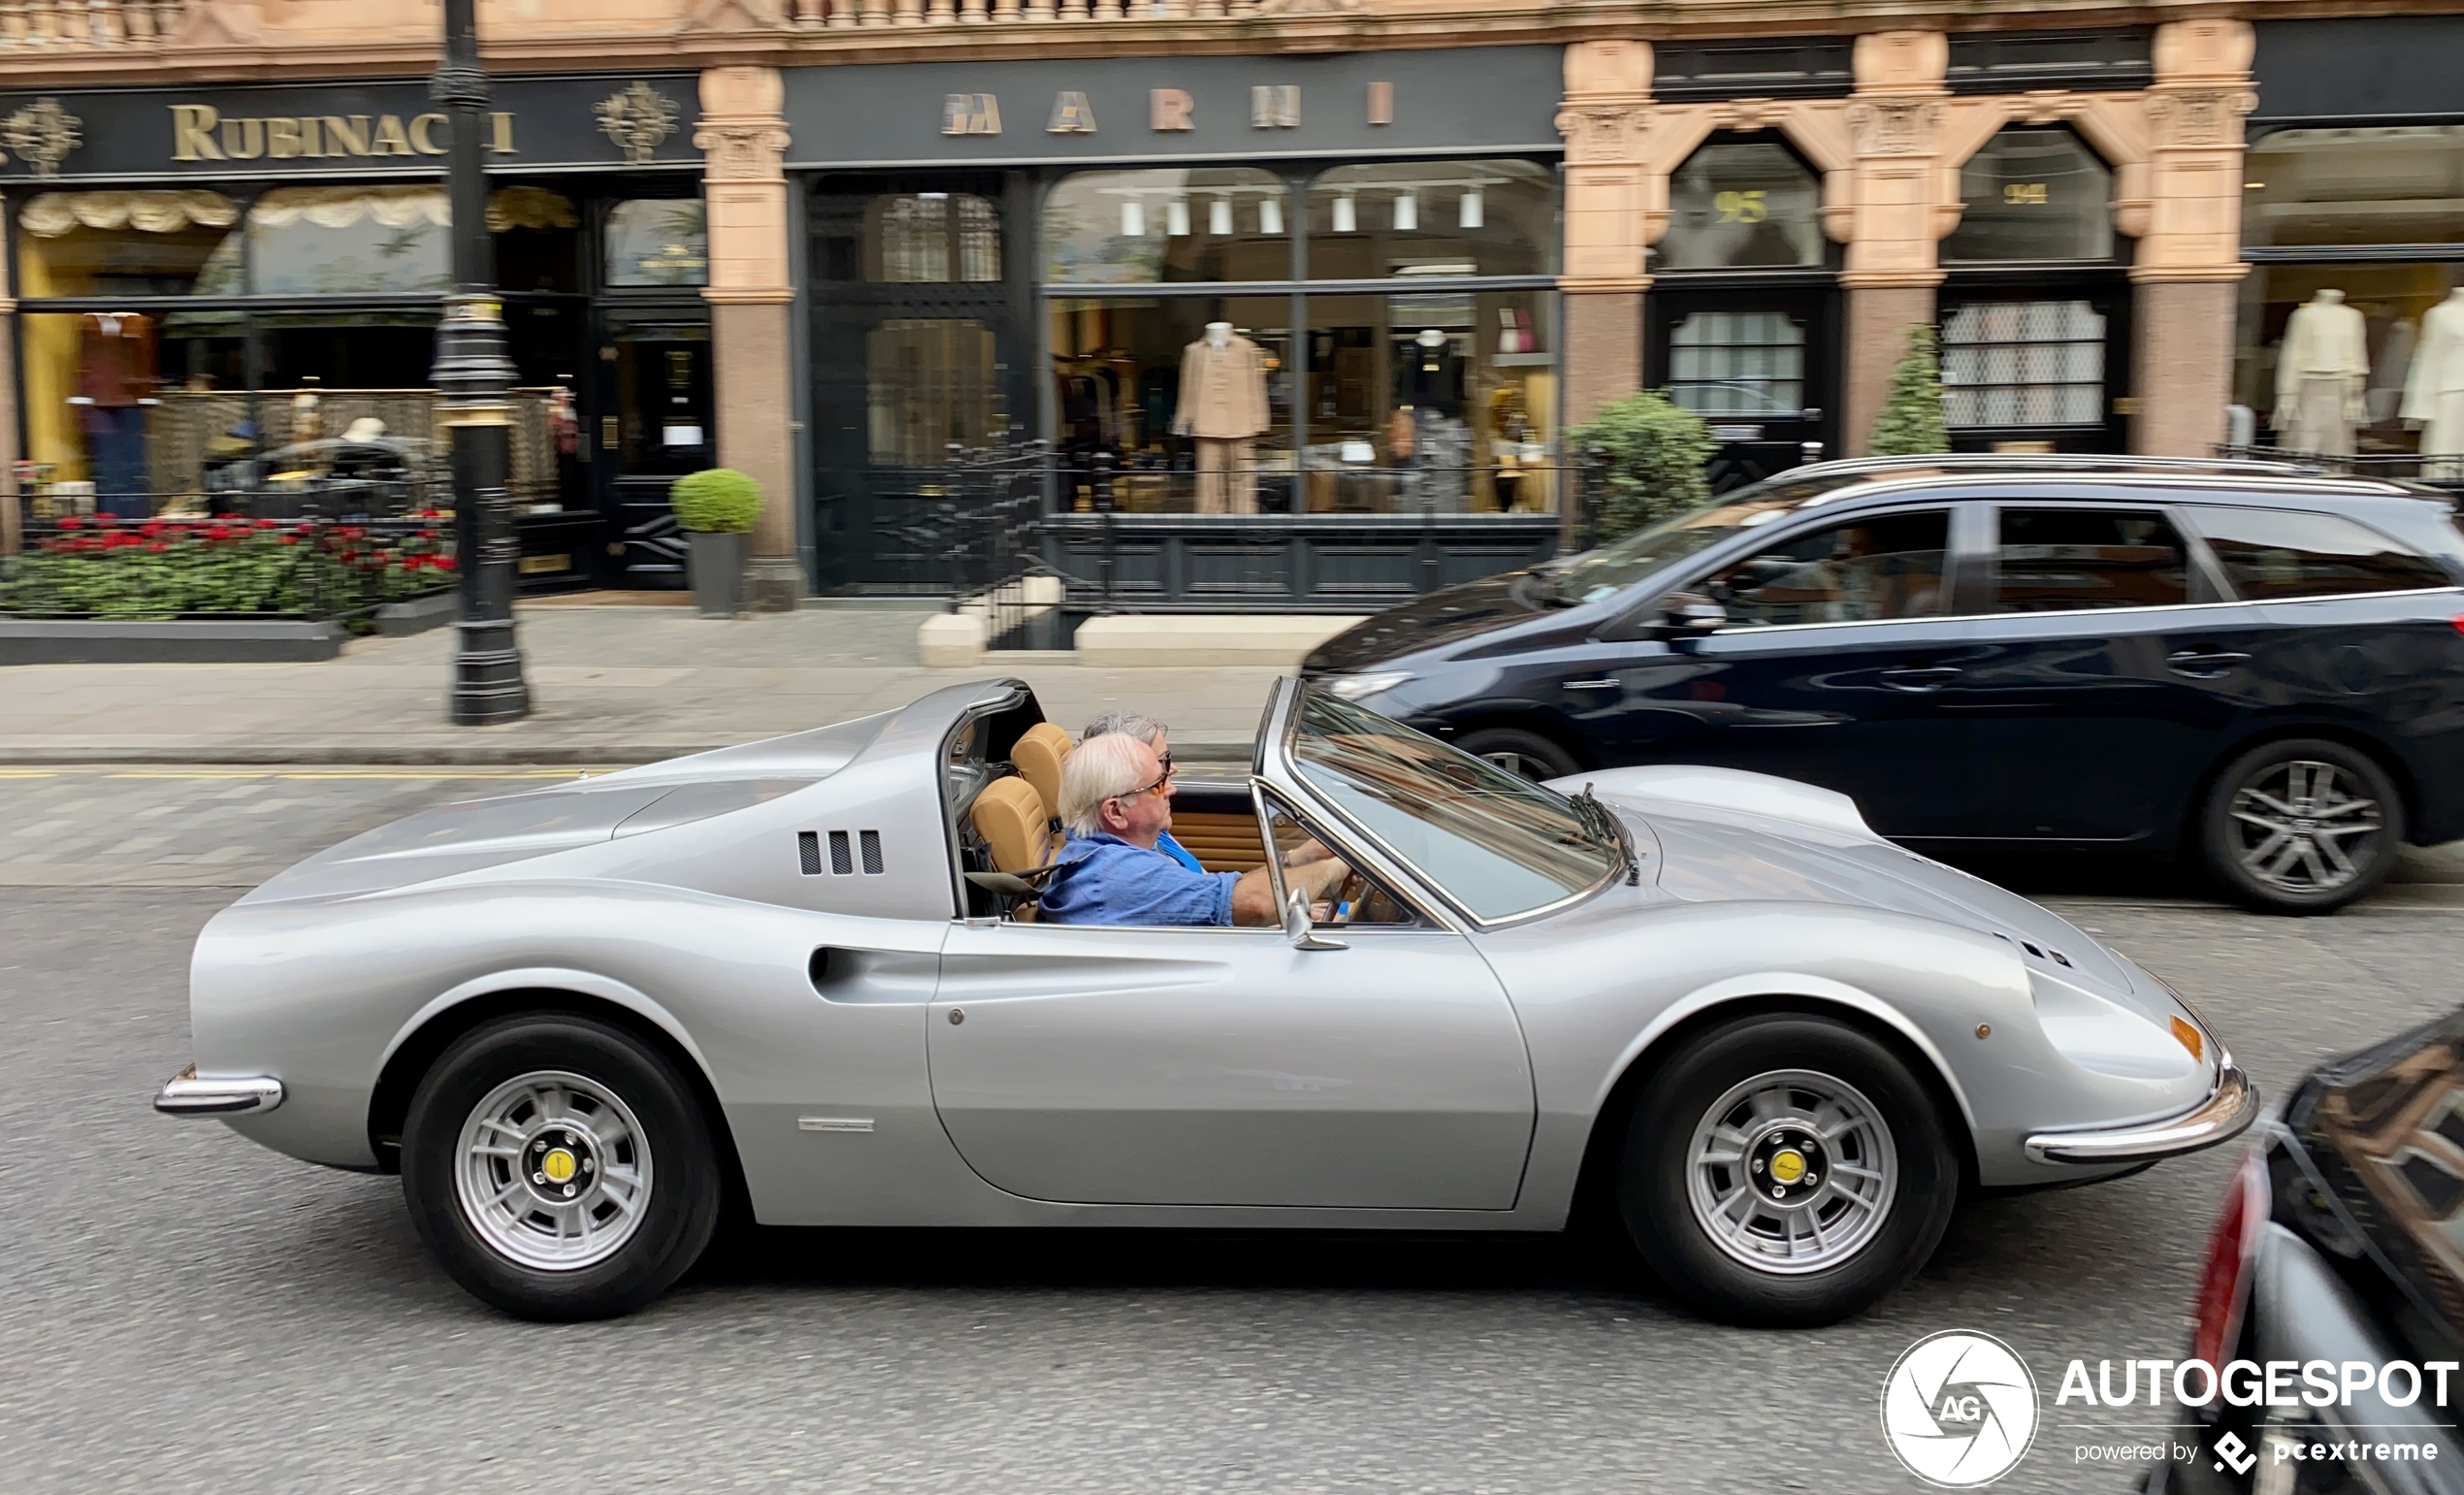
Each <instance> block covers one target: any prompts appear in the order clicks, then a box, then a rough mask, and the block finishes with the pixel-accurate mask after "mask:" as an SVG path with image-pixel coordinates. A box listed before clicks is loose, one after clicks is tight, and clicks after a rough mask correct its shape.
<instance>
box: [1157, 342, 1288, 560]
mask: <svg viewBox="0 0 2464 1495" xmlns="http://www.w3.org/2000/svg"><path fill="white" fill-rule="evenodd" d="M1266 427H1267V414H1266V355H1265V354H1264V353H1262V352H1260V351H1259V350H1258V345H1257V344H1256V343H1254V342H1251V341H1249V340H1248V339H1247V338H1244V337H1242V336H1241V335H1240V334H1238V333H1236V332H1234V331H1233V330H1232V324H1231V323H1230V322H1209V323H1207V335H1206V336H1205V337H1203V338H1200V339H1199V340H1198V341H1195V342H1192V343H1190V344H1189V345H1188V346H1187V347H1186V348H1183V350H1182V352H1181V410H1180V414H1179V415H1178V416H1177V417H1176V418H1175V419H1174V421H1173V426H1172V429H1173V430H1174V431H1176V432H1178V433H1180V434H1181V435H1183V436H1187V437H1195V438H1197V441H1198V512H1199V513H1201V514H1254V513H1256V512H1257V451H1256V442H1257V438H1258V437H1259V436H1261V435H1263V434H1264V433H1265V431H1266Z"/></svg>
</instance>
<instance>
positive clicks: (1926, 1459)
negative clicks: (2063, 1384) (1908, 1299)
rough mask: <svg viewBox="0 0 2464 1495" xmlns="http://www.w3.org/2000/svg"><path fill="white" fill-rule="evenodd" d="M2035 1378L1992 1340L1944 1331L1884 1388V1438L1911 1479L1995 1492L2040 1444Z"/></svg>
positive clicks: (1923, 1344)
mask: <svg viewBox="0 0 2464 1495" xmlns="http://www.w3.org/2000/svg"><path fill="white" fill-rule="evenodd" d="M2040 1405H2041V1404H2040V1402H2039V1399H2038V1395H2037V1391H2036V1378H2035V1377H2034V1376H2033V1375H2031V1374H2030V1373H2029V1372H2028V1369H2027V1362H2026V1361H2025V1360H2023V1359H2021V1358H2020V1357H2019V1353H2018V1351H2016V1350H2014V1349H2011V1347H2010V1346H2008V1345H2005V1344H2003V1343H2002V1342H2001V1341H2000V1340H1997V1339H1995V1338H1994V1336H1992V1335H1990V1334H1975V1333H1971V1332H1969V1331H1967V1330H1965V1329H1945V1330H1943V1331H1942V1332H1941V1333H1939V1334H1929V1335H1927V1336H1926V1337H1925V1338H1923V1339H1921V1340H1919V1341H1917V1342H1916V1343H1915V1344H1913V1345H1910V1346H1909V1347H1908V1348H1907V1349H1905V1350H1903V1351H1901V1353H1900V1355H1899V1358H1898V1360H1897V1361H1896V1362H1895V1363H1894V1364H1893V1365H1892V1367H1891V1374H1890V1375H1889V1376H1887V1377H1885V1378H1883V1382H1882V1436H1883V1440H1884V1441H1885V1442H1887V1443H1888V1444H1890V1445H1891V1451H1892V1453H1893V1454H1894V1455H1896V1456H1897V1458H1898V1460H1899V1462H1900V1463H1901V1464H1902V1465H1904V1466H1906V1468H1907V1471H1908V1473H1910V1474H1912V1475H1914V1476H1916V1477H1917V1478H1918V1479H1922V1480H1924V1481H1925V1482H1926V1483H1928V1484H1932V1485H1939V1486H1941V1487H1943V1488H1945V1489H1954V1490H1963V1489H1973V1488H1975V1487H1976V1486H1978V1485H1983V1484H1991V1483H1993V1482H1994V1480H1996V1479H2000V1478H2002V1476H2004V1475H2006V1474H2009V1473H2010V1472H2011V1471H2012V1470H2013V1469H2014V1468H2016V1467H2018V1464H2019V1461H2020V1460H2021V1459H2023V1458H2026V1456H2027V1449H2028V1446H2030V1445H2031V1444H2033V1443H2034V1442H2035V1441H2036V1418H2037V1414H2038V1410H2039V1407H2040Z"/></svg>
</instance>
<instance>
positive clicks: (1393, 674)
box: [1320, 669, 1411, 700]
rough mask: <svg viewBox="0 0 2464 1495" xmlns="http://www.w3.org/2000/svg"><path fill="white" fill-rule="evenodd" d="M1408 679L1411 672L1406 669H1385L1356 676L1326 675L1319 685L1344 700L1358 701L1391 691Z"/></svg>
mask: <svg viewBox="0 0 2464 1495" xmlns="http://www.w3.org/2000/svg"><path fill="white" fill-rule="evenodd" d="M1410 678H1411V671H1410V670H1408V669H1386V670H1373V671H1371V672H1370V673H1367V674H1358V675H1328V676H1327V677H1326V678H1325V679H1324V680H1323V681H1322V682H1320V683H1321V684H1323V685H1324V686H1325V687H1326V689H1328V690H1330V691H1332V692H1334V693H1335V694H1336V695H1338V696H1341V697H1342V698H1343V699H1345V700H1360V699H1365V698H1367V697H1371V696H1376V695H1378V694H1380V693H1382V692H1385V691H1391V690H1393V689H1394V688H1395V687H1396V686H1398V685H1401V684H1403V683H1404V682H1405V681H1406V680H1409V679H1410Z"/></svg>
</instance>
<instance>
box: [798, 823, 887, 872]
mask: <svg viewBox="0 0 2464 1495" xmlns="http://www.w3.org/2000/svg"><path fill="white" fill-rule="evenodd" d="M859 846H861V847H862V849H863V853H864V874H865V875H866V876H867V877H879V876H880V875H881V873H882V864H881V832H880V831H878V830H859V831H855V832H853V833H850V832H848V831H845V830H833V831H831V832H830V833H829V869H830V875H831V876H833V877H853V876H854V875H855V874H856V852H857V848H858V847H859ZM795 856H796V860H797V861H799V862H800V863H801V864H802V865H803V868H804V875H805V876H806V877H819V876H820V875H821V873H822V833H821V832H820V831H818V830H799V831H797V832H795Z"/></svg>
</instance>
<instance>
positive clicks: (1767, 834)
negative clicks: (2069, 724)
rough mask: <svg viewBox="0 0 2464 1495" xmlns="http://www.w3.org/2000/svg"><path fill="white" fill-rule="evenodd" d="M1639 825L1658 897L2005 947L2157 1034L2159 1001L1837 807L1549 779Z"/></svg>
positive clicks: (1743, 794) (2101, 957)
mask: <svg viewBox="0 0 2464 1495" xmlns="http://www.w3.org/2000/svg"><path fill="white" fill-rule="evenodd" d="M1584 784H1590V785H1591V786H1593V791H1594V793H1596V794H1597V795H1599V796H1600V797H1601V798H1603V799H1605V800H1608V801H1610V802H1612V803H1615V804H1618V805H1620V806H1622V807H1624V808H1626V809H1628V810H1631V811H1633V812H1634V813H1636V814H1637V815H1639V816H1640V817H1641V818H1642V819H1643V821H1644V822H1645V823H1646V824H1648V825H1649V826H1650V828H1651V830H1652V833H1653V834H1654V835H1655V836H1656V837H1658V839H1659V842H1660V854H1661V864H1660V878H1659V883H1660V887H1661V889H1662V891H1664V892H1666V893H1668V894H1671V895H1672V896H1675V897H1679V898H1684V899H1687V900H1689V901H1694V902H1720V901H1729V900H1751V901H1757V902H1767V901H1772V900H1781V901H1788V900H1802V901H1807V902H1821V903H1842V904H1850V905H1855V906H1860V907H1865V908H1876V909H1888V910H1890V911H1892V912H1894V913H1901V914H1911V915H1915V916H1917V917H1919V918H1925V919H1932V920H1935V921H1938V922H1940V923H1944V924H1951V925H1956V926H1960V927H1961V928H1966V929H1972V930H1975V931H1976V932H1978V933H1981V934H1989V935H1993V936H1994V937H1995V938H1998V939H2001V940H2004V941H2006V942H2008V943H2009V945H2010V946H2011V949H2012V953H2013V954H2014V955H2016V956H2019V957H2020V958H2021V959H2023V960H2024V961H2025V963H2026V966H2027V968H2028V970H2029V973H2030V975H2031V977H2034V978H2040V979H2043V980H2049V981H2054V982H2060V983H2067V984H2070V985H2084V986H2087V987H2090V988H2091V989H2093V990H2096V991H2100V992H2102V993H2103V994H2106V995H2108V996H2111V997H2114V998H2117V999H2120V1000H2123V1001H2124V1002H2125V1004H2126V1005H2128V1006H2130V1007H2132V1008H2134V1009H2136V1010H2138V1011H2139V1012H2141V1013H2142V1015H2144V1016H2147V1017H2149V1018H2150V1019H2152V1020H2153V1021H2154V1022H2156V1023H2157V1024H2163V1023H2164V1022H2165V1020H2166V1019H2167V1018H2168V1017H2170V1016H2171V1013H2172V999H2171V997H2170V996H2169V994H2167V993H2165V992H2163V991H2161V989H2158V988H2156V984H2155V981H2154V978H2152V977H2148V976H2145V975H2144V974H2141V975H2139V976H2138V978H2137V979H2136V980H2134V979H2133V970H2132V968H2131V967H2129V966H2128V965H2127V964H2126V962H2124V960H2122V959H2121V958H2119V957H2117V956H2116V955H2114V953H2113V952H2111V951H2109V950H2107V949H2105V948H2104V946H2103V945H2101V944H2099V943H2097V941H2096V940H2095V938H2094V937H2093V936H2091V935H2090V934H2088V933H2087V932H2086V931H2085V930H2083V929H2081V928H2079V927H2078V926H2076V925H2073V924H2071V923H2070V922H2069V921H2068V920H2066V919H2063V918H2062V917H2061V916H2059V914H2056V913H2053V912H2052V911H2051V910H2048V909H2044V908H2040V907H2038V906H2037V905H2036V904H2034V903H2031V902H2029V901H2028V900H2027V899H2026V898H2024V897H2021V896H2020V895H2019V894H2015V893H2011V892H2009V891H2007V890H2005V889H2001V888H1997V887H1995V886H1994V885H1993V884H1992V883H1989V882H1987V881H1985V880H1984V879H1983V878H1979V877H1971V876H1969V875H1968V874H1967V873H1965V872H1962V871H1961V870H1959V869H1958V868H1956V867H1950V866H1945V865H1943V864H1942V863H1941V862H1938V861H1933V860H1931V859H1930V858H1927V857H1921V856H1918V855H1917V854H1916V853H1915V852H1912V851H1909V850H1907V849H1905V848H1904V847H1900V846H1896V845H1894V844H1892V843H1891V842H1889V841H1886V840H1884V839H1883V838H1882V837H1880V836H1878V835H1876V834H1875V833H1874V832H1873V831H1872V830H1871V829H1868V828H1867V827H1866V825H1865V822H1864V816H1863V815H1861V814H1860V813H1859V812H1858V810H1857V804H1856V801H1855V800H1853V799H1851V798H1849V797H1848V796H1846V795H1842V794H1836V793H1834V792H1832V791H1831V790H1827V789H1818V788H1815V787H1814V786H1813V785H1810V784H1799V783H1797V782H1795V781H1794V780H1790V779H1780V778H1773V777H1771V776H1769V775H1767V774H1760V773H1745V772H1741V771H1738V770H1736V769H1733V768H1697V767H1685V766H1675V765H1670V766H1657V767H1643V768H1612V769H1608V770H1606V771H1605V772H1599V773H1591V774H1584V775H1579V776H1577V777H1576V778H1572V779H1560V780H1556V781H1554V782H1553V783H1552V785H1551V786H1550V787H1552V788H1555V789H1559V790H1561V791H1570V792H1571V791H1573V790H1577V789H1580V788H1581V787H1582V786H1583V785H1584Z"/></svg>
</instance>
